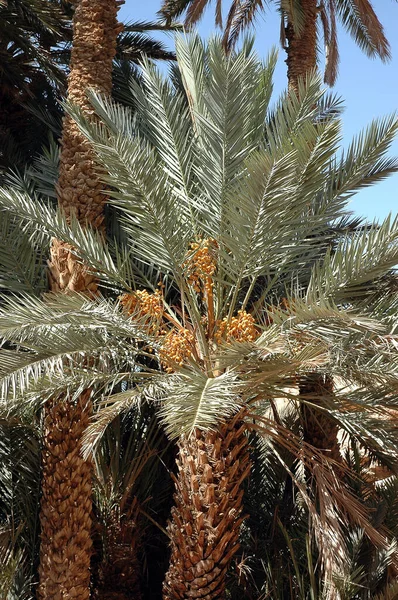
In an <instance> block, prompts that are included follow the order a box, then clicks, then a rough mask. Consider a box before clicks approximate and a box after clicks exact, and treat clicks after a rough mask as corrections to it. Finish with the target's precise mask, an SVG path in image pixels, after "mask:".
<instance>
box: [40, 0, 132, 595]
mask: <svg viewBox="0 0 398 600" xmlns="http://www.w3.org/2000/svg"><path fill="white" fill-rule="evenodd" d="M119 4H120V3H118V2H116V1H114V2H112V3H110V4H109V2H107V1H106V0H102V2H101V1H99V2H98V1H97V0H96V1H95V2H93V1H92V0H78V2H77V3H76V6H75V11H74V16H73V45H72V53H71V62H70V74H69V77H68V98H69V99H70V101H72V102H74V103H75V104H77V105H78V106H80V107H81V109H82V110H83V111H84V113H85V114H87V115H88V116H89V115H90V113H91V110H90V104H89V101H88V97H87V89H88V88H90V87H94V88H95V89H97V90H98V91H100V92H102V93H104V94H110V93H111V91H112V66H113V60H114V57H115V54H116V39H117V35H118V33H119V32H120V30H121V26H120V24H118V23H117V20H116V16H117V11H118V5H119ZM102 188H103V186H102V183H101V181H100V180H99V178H98V176H97V174H96V172H95V169H94V157H93V153H92V150H91V148H90V147H89V145H88V144H87V142H86V140H85V139H84V137H83V136H82V134H81V133H80V132H79V131H78V129H77V127H76V124H75V123H74V122H73V120H72V119H71V118H70V117H69V116H68V115H67V116H66V117H65V118H64V122H63V129H62V139H61V154H60V166H59V177H58V183H57V200H58V205H59V207H60V209H61V211H62V212H63V214H64V215H65V217H66V218H67V219H70V218H71V217H72V216H73V217H75V218H76V219H78V220H79V221H80V222H81V223H90V224H91V226H93V227H96V228H99V227H101V226H102V222H103V218H104V216H103V208H104V203H105V201H106V196H105V195H104V193H103V189H102ZM50 256H51V260H50V262H49V272H50V289H51V290H52V291H57V292H68V291H70V290H73V291H78V292H81V293H86V294H87V293H88V294H93V293H95V292H96V283H95V280H94V278H93V277H92V276H91V275H89V274H88V271H87V268H85V267H84V266H82V265H81V264H79V263H78V262H77V261H76V258H75V256H74V255H73V252H72V248H71V246H70V245H69V244H67V243H65V242H64V241H62V239H61V240H59V239H58V240H57V239H56V238H54V239H53V241H52V245H51V249H50ZM90 397H91V391H90V390H89V389H88V390H85V391H84V392H82V394H81V395H80V396H79V397H78V398H76V399H75V401H74V402H71V401H70V400H69V399H68V398H62V397H57V396H55V397H53V398H51V399H49V400H48V401H47V402H46V405H45V414H44V434H43V435H44V439H43V475H42V499H41V512H40V523H41V544H40V565H39V579H40V581H39V586H38V589H37V595H38V598H40V599H41V600H47V599H48V600H49V599H50V598H51V599H53V600H57V599H59V600H61V598H62V599H63V598H70V599H72V598H79V599H80V600H84V599H86V598H87V599H88V598H89V596H90V559H91V552H92V539H91V523H92V515H91V512H92V484H91V478H92V464H91V463H90V461H87V460H84V459H83V458H82V456H81V453H80V444H81V437H82V433H83V431H84V429H85V427H87V425H88V420H89V417H90V414H91V400H90Z"/></svg>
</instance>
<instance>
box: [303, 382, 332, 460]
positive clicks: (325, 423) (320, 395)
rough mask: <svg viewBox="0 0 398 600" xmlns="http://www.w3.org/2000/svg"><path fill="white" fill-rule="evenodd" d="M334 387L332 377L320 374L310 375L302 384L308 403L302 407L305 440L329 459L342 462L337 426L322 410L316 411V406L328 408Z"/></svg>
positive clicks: (304, 397) (304, 398)
mask: <svg viewBox="0 0 398 600" xmlns="http://www.w3.org/2000/svg"><path fill="white" fill-rule="evenodd" d="M333 387H334V386H333V379H332V377H330V376H328V375H321V374H318V373H313V374H311V375H308V376H307V377H306V378H305V379H304V380H303V381H302V383H301V384H300V396H301V397H302V399H303V400H306V401H307V402H308V404H306V403H305V402H303V403H302V405H301V410H302V421H303V438H304V441H305V442H307V443H308V444H311V445H312V446H314V447H315V448H318V449H319V450H322V451H323V452H325V454H326V455H327V456H328V457H329V458H331V459H333V460H335V461H337V462H341V460H342V459H341V454H340V445H339V441H338V438H337V433H338V427H337V424H336V423H335V421H333V419H331V418H330V417H329V416H328V415H327V414H325V413H324V412H323V411H322V410H317V409H316V405H318V406H319V407H320V408H321V407H322V406H327V404H328V400H330V398H331V397H332V395H333Z"/></svg>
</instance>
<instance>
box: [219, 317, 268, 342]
mask: <svg viewBox="0 0 398 600" xmlns="http://www.w3.org/2000/svg"><path fill="white" fill-rule="evenodd" d="M258 336H259V332H258V330H257V328H256V324H255V321H254V319H253V317H252V315H250V314H249V313H247V312H246V311H245V310H239V311H238V314H237V316H236V317H232V319H231V320H230V321H228V319H227V318H225V319H223V320H222V321H218V323H217V331H216V334H215V336H214V339H215V341H216V342H217V343H218V344H221V342H222V341H226V342H232V341H233V340H236V341H238V342H253V341H254V340H255V339H256V338H258Z"/></svg>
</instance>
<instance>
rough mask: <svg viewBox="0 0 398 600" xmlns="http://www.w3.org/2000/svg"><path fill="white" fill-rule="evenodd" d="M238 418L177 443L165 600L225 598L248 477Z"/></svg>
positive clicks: (245, 447)
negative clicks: (227, 577) (243, 488)
mask: <svg viewBox="0 0 398 600" xmlns="http://www.w3.org/2000/svg"><path fill="white" fill-rule="evenodd" d="M243 418H244V412H240V413H238V414H236V415H235V417H234V418H233V419H231V420H229V421H228V422H226V423H224V424H223V425H221V426H220V427H219V428H218V430H217V431H210V432H208V433H203V432H201V431H199V430H196V431H195V432H194V433H193V435H192V436H191V437H189V438H188V439H182V440H180V443H179V457H178V461H177V468H178V472H177V476H176V478H175V484H176V492H175V496H174V500H175V506H174V508H173V509H172V515H171V520H170V522H169V526H168V531H169V534H170V540H171V559H170V567H169V570H168V572H167V574H166V579H165V582H164V586H163V590H164V594H163V598H164V600H178V599H181V600H183V599H186V598H205V599H206V600H212V599H215V598H217V599H222V598H224V597H225V596H224V591H225V574H226V571H227V569H228V566H229V564H230V562H231V559H232V558H233V556H234V554H235V553H236V551H237V550H238V548H239V541H238V538H239V529H240V526H241V524H242V522H243V520H244V518H245V517H244V516H243V517H242V514H241V513H242V498H243V490H242V482H243V481H244V479H245V478H246V477H247V475H248V474H249V471H250V458H249V448H248V441H247V437H246V435H245V424H244V422H243Z"/></svg>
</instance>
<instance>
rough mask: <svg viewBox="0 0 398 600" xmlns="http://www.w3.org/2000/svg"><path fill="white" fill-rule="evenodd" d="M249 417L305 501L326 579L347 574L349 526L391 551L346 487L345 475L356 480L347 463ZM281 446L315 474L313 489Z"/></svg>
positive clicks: (385, 534)
mask: <svg viewBox="0 0 398 600" xmlns="http://www.w3.org/2000/svg"><path fill="white" fill-rule="evenodd" d="M249 417H250V418H253V423H252V424H250V425H249V426H250V427H251V428H252V429H254V430H257V431H258V432H259V433H261V434H262V435H265V436H266V437H267V438H268V440H270V442H271V447H272V448H273V450H274V452H275V453H276V455H277V457H278V459H279V460H280V461H281V463H282V464H283V465H284V467H285V468H286V470H287V472H288V474H289V476H290V477H291V478H292V481H293V483H294V485H295V486H296V487H297V489H298V490H299V492H300V495H301V497H302V498H303V501H304V502H305V505H306V507H307V510H308V513H309V517H310V524H311V528H312V533H313V535H314V538H315V540H316V543H317V546H318V550H319V552H320V558H321V562H322V567H323V571H324V574H325V579H327V580H329V581H330V582H331V583H332V580H333V577H334V576H335V575H336V574H339V573H340V574H341V573H342V572H344V569H345V565H346V564H347V556H346V553H347V548H346V543H345V533H344V531H345V527H346V526H348V525H356V526H358V527H359V528H361V529H363V531H364V533H365V535H366V536H367V538H368V539H369V540H370V541H371V543H372V544H373V545H374V546H375V547H377V548H380V549H387V548H388V546H389V537H391V536H390V532H389V531H388V530H387V529H383V528H378V529H377V528H376V527H374V526H373V525H372V522H371V516H372V515H371V514H370V513H369V511H368V510H367V508H366V507H364V505H363V503H362V502H361V501H360V500H359V499H358V498H357V497H356V496H355V495H354V494H353V492H352V490H351V489H350V488H349V487H348V485H347V484H346V479H347V477H346V476H345V475H348V474H350V477H352V478H354V479H355V478H356V475H355V473H352V472H351V470H350V469H349V467H348V466H347V465H346V464H341V463H337V462H336V461H335V460H334V459H333V458H332V457H330V456H328V455H327V454H325V453H324V452H322V451H321V450H319V449H318V448H315V447H314V446H311V445H310V444H308V443H306V442H303V441H302V440H301V438H300V437H298V436H297V435H296V434H294V433H293V432H292V431H291V430H289V429H287V428H286V427H284V426H283V425H281V424H280V423H276V422H275V421H274V420H273V419H269V418H267V417H262V416H259V415H255V414H250V415H249ZM278 447H282V448H284V449H286V450H287V451H288V452H289V453H291V455H292V456H293V457H294V458H295V459H296V460H299V461H300V462H301V463H302V465H303V468H304V470H305V471H306V472H307V473H311V477H312V479H313V483H314V485H313V486H312V487H311V489H309V488H308V486H307V484H306V483H305V482H304V481H303V480H302V479H300V478H299V477H298V476H297V475H295V474H294V473H293V472H292V471H291V470H290V469H289V468H288V466H287V465H286V464H285V463H284V462H283V460H282V458H281V456H280V454H279V451H278ZM296 472H298V471H297V470H296ZM393 562H394V564H396V563H397V562H398V556H396V557H394V558H393Z"/></svg>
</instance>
